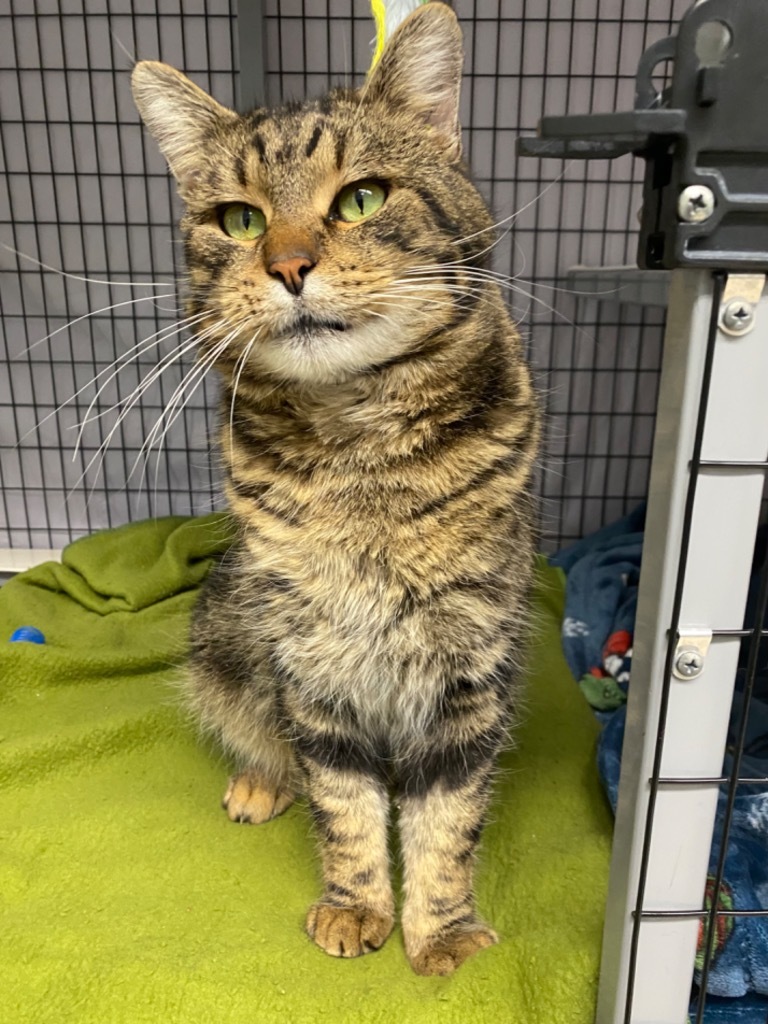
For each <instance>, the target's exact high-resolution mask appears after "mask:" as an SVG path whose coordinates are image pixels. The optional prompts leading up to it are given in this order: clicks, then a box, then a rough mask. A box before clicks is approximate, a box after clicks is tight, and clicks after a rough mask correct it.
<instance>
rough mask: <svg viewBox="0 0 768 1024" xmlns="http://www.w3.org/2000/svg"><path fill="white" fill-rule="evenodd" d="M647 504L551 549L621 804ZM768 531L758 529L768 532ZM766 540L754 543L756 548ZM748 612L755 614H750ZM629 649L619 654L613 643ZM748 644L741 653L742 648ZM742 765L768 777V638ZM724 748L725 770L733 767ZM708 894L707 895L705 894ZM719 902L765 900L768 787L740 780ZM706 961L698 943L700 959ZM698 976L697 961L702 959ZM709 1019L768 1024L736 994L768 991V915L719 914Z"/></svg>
mask: <svg viewBox="0 0 768 1024" xmlns="http://www.w3.org/2000/svg"><path fill="white" fill-rule="evenodd" d="M644 517H645V509H644V507H641V508H639V509H637V510H636V511H635V512H633V513H632V514H631V515H629V516H627V517H626V518H624V519H622V520H620V521H619V522H618V523H614V524H612V525H611V526H609V527H606V528H604V529H603V530H600V531H599V532H598V533H596V534H594V535H593V536H591V537H587V538H585V539H584V540H582V541H579V542H578V543H577V544H574V545H572V546H571V547H569V548H567V549H565V550H564V551H562V552H560V553H559V554H557V555H556V556H554V557H553V559H552V562H553V563H554V564H555V565H558V566H560V567H561V568H562V569H564V571H565V572H566V574H567V588H566V605H565V615H564V620H563V630H562V642H563V650H564V652H565V656H566V659H567V661H568V664H569V666H570V668H571V671H572V672H573V674H574V676H575V677H576V679H577V680H578V681H579V682H580V685H581V687H582V690H583V691H584V693H585V695H586V696H587V699H588V700H589V701H590V703H591V704H592V705H593V707H594V708H595V710H596V712H597V713H598V714H599V717H601V718H602V719H603V721H604V723H605V728H604V730H603V733H602V735H601V738H600V743H599V749H598V767H599V770H600V775H601V777H602V779H603V783H604V785H605V788H606V791H607V793H608V797H609V800H610V802H611V805H612V806H613V807H614V808H615V806H616V799H617V795H618V786H619V771H620V766H621V749H622V743H623V739H624V720H625V710H626V709H625V707H624V706H623V705H624V700H625V692H626V688H627V686H628V684H629V681H630V678H631V654H632V646H631V645H632V633H633V630H634V620H635V613H636V608H637V590H638V582H639V576H640V561H641V557H642V549H643V526H644ZM764 539H765V538H761V541H764ZM761 547H763V543H760V544H758V548H759V549H760V548H761ZM755 600H756V574H755V580H753V584H752V586H751V588H750V600H749V605H750V608H749V609H748V613H747V621H753V617H754V612H753V609H754V604H755ZM750 615H752V618H750ZM617 651H619V652H620V651H623V655H622V657H621V658H619V659H617V656H616V652H617ZM744 653H745V652H743V656H744ZM758 673H759V674H758V678H757V682H756V687H755V694H754V696H753V699H752V702H751V706H750V715H749V728H748V734H747V742H746V746H745V751H744V756H743V760H742V769H741V774H742V775H743V776H747V777H751V778H766V777H768V646H766V648H765V650H761V659H760V663H759V666H758ZM743 676H744V666H743V662H742V666H741V668H740V670H739V677H738V678H737V682H736V696H735V700H734V706H733V712H732V719H731V724H730V736H729V744H730V743H731V742H733V740H734V738H735V730H736V727H737V725H738V721H739V717H740V714H741V708H742V696H741V694H742V692H743ZM730 765H731V761H730V756H728V755H726V758H725V765H724V774H728V773H729V771H730ZM725 806H726V793H725V787H723V790H722V791H721V793H720V796H719V801H718V811H717V822H716V827H715V841H714V843H713V846H712V851H711V856H710V873H711V875H713V874H714V872H715V871H716V868H717V860H718V857H719V853H720V838H721V836H722V825H723V818H724V814H725ZM707 895H708V896H710V895H711V894H710V893H708V894H707ZM721 907H722V908H724V909H735V910H754V909H757V908H763V909H768V786H766V785H761V786H740V787H739V790H738V795H737V799H736V805H735V809H734V815H733V820H732V824H731V833H730V838H729V842H728V852H727V855H726V861H725V884H724V886H723V891H722V893H721ZM701 961H702V955H701V951H700V954H699V958H698V963H699V965H700V964H701ZM697 978H698V968H697ZM707 992H708V996H714V997H728V998H720V999H717V998H715V999H709V998H708V1001H707V1008H706V1013H705V1020H706V1021H707V1022H708V1024H714V1022H715V1021H718V1022H721V1021H722V1022H727V1024H731V1022H733V1024H735V1022H736V1021H738V1022H739V1024H765V1021H766V1016H767V1015H768V1000H766V999H764V998H761V997H760V996H759V995H752V996H750V997H749V998H747V999H740V1000H739V1003H738V1004H736V1003H734V1002H733V998H734V997H741V996H745V995H746V994H747V993H760V994H762V995H768V918H765V917H762V918H760V917H755V918H741V917H726V918H723V919H721V928H720V929H719V931H718V935H717V942H716V949H715V956H714V960H713V963H712V965H711V967H710V973H709V979H708V983H707Z"/></svg>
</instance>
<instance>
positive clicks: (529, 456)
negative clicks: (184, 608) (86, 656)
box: [133, 3, 538, 974]
mask: <svg viewBox="0 0 768 1024" xmlns="http://www.w3.org/2000/svg"><path fill="white" fill-rule="evenodd" d="M461 70H462V41H461V33H460V30H459V27H458V23H457V20H456V17H455V15H454V14H453V12H452V11H451V10H450V8H449V7H447V6H446V5H444V4H442V3H430V4H426V5H424V6H422V7H420V8H419V9H417V10H416V11H415V12H414V13H413V14H411V15H410V16H409V17H408V18H407V19H406V20H405V21H404V22H403V24H402V25H401V26H400V28H399V29H398V30H397V31H396V33H395V34H394V35H393V37H392V38H391V40H390V42H389V43H388V45H387V47H386V49H385V51H384V53H383V56H382V57H381V59H380V61H379V62H378V63H377V65H376V66H375V68H374V69H373V71H372V72H371V73H370V74H369V76H368V79H367V81H366V83H365V85H364V86H363V88H362V89H360V90H359V91H353V90H350V89H338V90H335V91H333V92H331V93H330V94H329V95H328V96H326V97H325V98H323V99H320V100H313V101H308V102H305V103H290V104H287V105H286V106H283V107H281V108H279V109H276V110H266V109H256V110H253V111H252V112H251V113H248V114H246V115H243V116H240V115H238V114H235V113H233V112H232V111H230V110H227V109H225V108H224V107H222V106H220V105H219V104H218V103H216V102H215V101H214V100H213V99H211V98H210V97H209V96H207V95H206V94H205V93H204V92H203V91H201V90H200V89H199V88H197V86H195V85H193V84H192V83H191V82H190V81H189V80H188V79H186V78H185V77H184V76H183V75H181V74H180V73H179V72H177V71H175V70H174V69H172V68H170V67H168V66H167V65H164V64H160V63H155V62H142V63H140V64H138V65H137V66H136V68H135V71H134V75H133V89H134V95H135V98H136V103H137V105H138V108H139V111H140V112H141V115H142V118H143V119H144V121H145V123H146V125H147V126H148V128H149V130H150V132H151V133H152V134H153V135H154V136H155V138H156V139H157V141H158V143H159V145H160V147H161V149H162V151H163V153H164V154H165V156H166V158H167V160H168V163H169V165H170V169H171V171H172V173H173V175H174V176H175V178H176V180H177V183H178V188H179V192H180V194H181V196H182V199H183V200H184V203H185V206H186V210H185V214H184V217H183V220H182V222H181V223H182V231H183V235H184V243H185V248H186V260H187V265H188V272H189V280H188V287H189V307H190V311H191V313H193V314H197V315H198V316H199V317H200V322H202V324H203V325H204V326H205V325H208V328H207V331H205V332H203V333H204V341H203V342H202V344H201V354H202V356H203V357H205V358H208V359H209V360H210V362H211V364H212V365H215V367H216V369H217V370H218V371H219V373H220V374H221V378H222V382H223V383H222V404H221V432H220V438H219V441H220V447H221V452H222V456H223V462H224V467H225V470H226V490H227V495H228V500H229V505H230V508H231V511H232V514H233V516H234V519H235V521H236V523H237V525H238V528H239V540H238V542H237V543H236V545H235V547H234V549H233V550H232V551H231V553H230V555H229V557H228V558H226V559H225V561H224V562H223V563H222V564H221V565H220V566H219V567H218V569H217V570H215V571H214V572H213V573H212V575H211V576H210V578H209V579H208V581H207V584H206V586H205V588H204V592H203V594H202V596H201V599H200V601H199V604H198V607H197V611H196V614H195V616H194V622H193V628H192V661H191V671H190V680H189V683H188V694H189V699H190V701H191V704H192V706H193V708H194V710H195V711H196V713H197V714H198V716H199V718H200V719H201V721H202V723H203V724H204V725H205V726H206V727H207V728H209V729H211V730H212V731H214V732H215V733H216V734H217V735H218V736H219V737H220V739H221V741H222V742H223V743H224V745H225V746H226V747H227V748H228V749H229V750H230V751H231V752H233V753H234V754H235V756H236V758H237V759H238V760H239V763H240V766H241V770H240V772H239V774H237V775H236V776H235V777H234V778H232V780H231V781H230V784H229V788H228V789H227V792H226V795H225V797H224V806H225V807H226V810H227V813H228V815H229V817H230V818H231V819H232V820H233V821H239V822H251V823H254V824H255V823H260V822H264V821H267V820H269V819H270V818H273V817H274V816H275V815H278V814H280V813H281V812H282V811H284V810H285V809H286V808H287V807H288V806H289V805H290V804H291V802H292V801H293V800H294V798H295V796H296V794H297V793H299V792H303V793H305V794H306V796H307V798H308V802H309V808H310V811H311V813H312V816H313V818H314V822H315V824H316V829H317V834H318V837H319V843H320V851H321V858H322V869H323V881H324V888H323V894H322V896H321V897H320V899H319V900H318V901H317V903H315V904H314V906H312V907H311V909H310V910H309V915H308V917H307V921H306V927H307V931H308V933H309V935H310V936H311V938H312V939H313V940H314V941H315V942H316V943H317V945H319V946H320V947H321V948H322V949H324V950H325V951H326V952H327V953H330V954H331V955H333V956H342V957H353V956H357V955H359V954H361V953H367V952H369V951H371V950H375V949H378V948H379V947H380V946H381V944H382V943H383V942H384V941H385V939H386V938H387V936H388V935H389V933H390V931H391V930H392V926H393V913H394V904H393V895H392V887H391V882H390V871H389V857H388V850H387V845H388V842H387V840H388V821H389V818H390V810H391V805H392V804H393V803H394V805H395V806H396V807H397V808H398V812H399V813H398V826H399V834H400V848H401V854H402V859H403V863H404V907H403V911H402V929H403V935H404V941H405V950H406V954H407V956H408V959H409V961H410V963H411V965H412V967H413V969H414V970H415V971H417V972H418V973H419V974H448V973H450V972H451V971H453V970H454V969H455V968H456V967H458V966H459V964H461V963H462V962H463V961H464V960H465V959H466V958H467V957H469V956H470V955H471V954H473V953H475V952H476V951H478V950H480V949H482V948H484V947H486V946H489V945H491V944H492V943H495V942H496V941H497V937H496V935H495V933H494V932H493V931H492V930H491V928H490V927H488V925H486V924H485V923H484V922H483V921H482V920H480V919H479V917H478V916H477V914H476V911H475V907H474V897H473V891H472V871H473V861H474V855H475V850H476V847H477V843H478V840H479V838H480V833H481V830H482V826H483V818H484V814H485V811H486V807H487V804H488V798H489V790H490V787H491V782H492V776H493V773H494V765H495V761H496V757H497V754H498V751H499V749H500V747H501V745H502V744H503V743H504V741H505V735H506V732H507V728H508V726H509V724H510V721H511V719H512V718H513V716H514V714H515V709H516V701H517V695H518V670H519V665H520V660H521V651H522V649H523V645H524V643H525V635H526V629H527V625H526V624H527V618H528V615H527V607H526V605H527V595H528V590H529V584H530V580H531V569H532V558H533V550H534V531H533V526H532V518H533V515H532V502H531V498H530V494H529V491H530V475H531V468H532V465H533V462H534V459H535V456H536V452H537V442H538V410H537V400H536V397H535V395H534V392H533V390H532V387H531V381H530V376H529V372H528V369H527V368H526V366H525V364H524V362H523V359H522V355H521V346H520V341H519V338H518V336H517V334H516V332H515V328H514V326H513V324H512V322H511V321H510V318H509V315H508V313H507V311H506V308H505V306H504V304H503V301H502V298H501V296H500V292H499V288H498V287H497V285H496V283H495V281H494V279H493V277H492V275H491V274H490V272H488V271H487V270H485V269H483V268H485V265H486V262H487V258H488V250H489V247H490V245H491V240H492V238H493V225H492V222H491V218H490V216H489V214H488V211H487V209H486V206H485V204H484V202H483V200H482V199H481V197H480V195H479V194H478V192H477V190H476V189H475V187H474V186H473V185H472V183H471V181H470V179H469V177H468V171H467V168H466V167H465V166H464V164H463V163H462V161H461V140H460V131H459V124H458V98H459V85H460V77H461Z"/></svg>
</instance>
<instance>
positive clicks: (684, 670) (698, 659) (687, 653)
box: [672, 629, 712, 683]
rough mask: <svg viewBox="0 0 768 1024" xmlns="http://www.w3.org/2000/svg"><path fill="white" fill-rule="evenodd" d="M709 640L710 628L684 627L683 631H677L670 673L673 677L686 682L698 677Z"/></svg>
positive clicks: (704, 659)
mask: <svg viewBox="0 0 768 1024" xmlns="http://www.w3.org/2000/svg"><path fill="white" fill-rule="evenodd" d="M711 642H712V630H711V629H686V631H685V632H684V633H678V635H677V647H676V648H675V660H674V662H673V663H672V675H673V676H674V677H675V679H681V680H683V682H686V683H687V682H690V681H691V680H692V679H698V678H699V676H700V675H701V673H702V672H703V671H704V662H705V661H706V658H707V653H708V651H709V645H710V643H711Z"/></svg>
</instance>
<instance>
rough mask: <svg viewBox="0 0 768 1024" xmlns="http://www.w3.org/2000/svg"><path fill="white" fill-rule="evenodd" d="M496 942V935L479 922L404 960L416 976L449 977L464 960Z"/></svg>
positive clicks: (439, 938)
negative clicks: (408, 962) (439, 975)
mask: <svg viewBox="0 0 768 1024" xmlns="http://www.w3.org/2000/svg"><path fill="white" fill-rule="evenodd" d="M498 941H499V937H498V935H497V934H496V932H494V931H492V929H490V928H489V927H488V926H487V925H485V924H482V922H479V921H478V922H476V923H475V924H472V925H468V926H465V927H463V928H459V929H456V930H455V931H452V932H448V934H446V935H441V936H439V937H438V938H436V939H435V940H434V941H433V942H431V943H429V944H428V945H427V946H425V947H423V948H421V949H420V950H419V951H418V952H413V953H412V952H409V953H408V959H409V960H410V963H411V967H412V968H413V969H414V971H415V972H416V973H417V974H453V972H454V971H455V970H456V968H457V967H460V966H461V965H462V964H463V963H464V961H465V960H467V959H469V957H471V956H473V955H474V954H475V953H478V952H479V951H480V950H481V949H486V948H487V947H488V946H493V945H495V944H496V943H497V942H498Z"/></svg>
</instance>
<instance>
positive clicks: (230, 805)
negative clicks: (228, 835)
mask: <svg viewBox="0 0 768 1024" xmlns="http://www.w3.org/2000/svg"><path fill="white" fill-rule="evenodd" d="M294 799H295V794H293V793H291V792H289V791H288V790H285V789H278V788H276V787H275V786H271V785H269V784H268V783H267V782H265V781H264V779H263V778H262V777H261V776H260V775H259V774H257V773H256V772H242V773H241V774H240V775H233V776H232V778H231V779H230V780H229V786H228V787H227V792H226V793H225V794H224V799H223V800H222V801H221V806H222V807H223V808H224V810H225V811H226V812H227V817H228V818H229V820H230V821H239V822H245V823H247V824H249V825H260V824H261V823H262V822H264V821H269V820H270V818H276V817H277V815H278V814H282V813H283V811H285V810H287V808H288V807H290V806H291V804H292V803H293V801H294Z"/></svg>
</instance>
